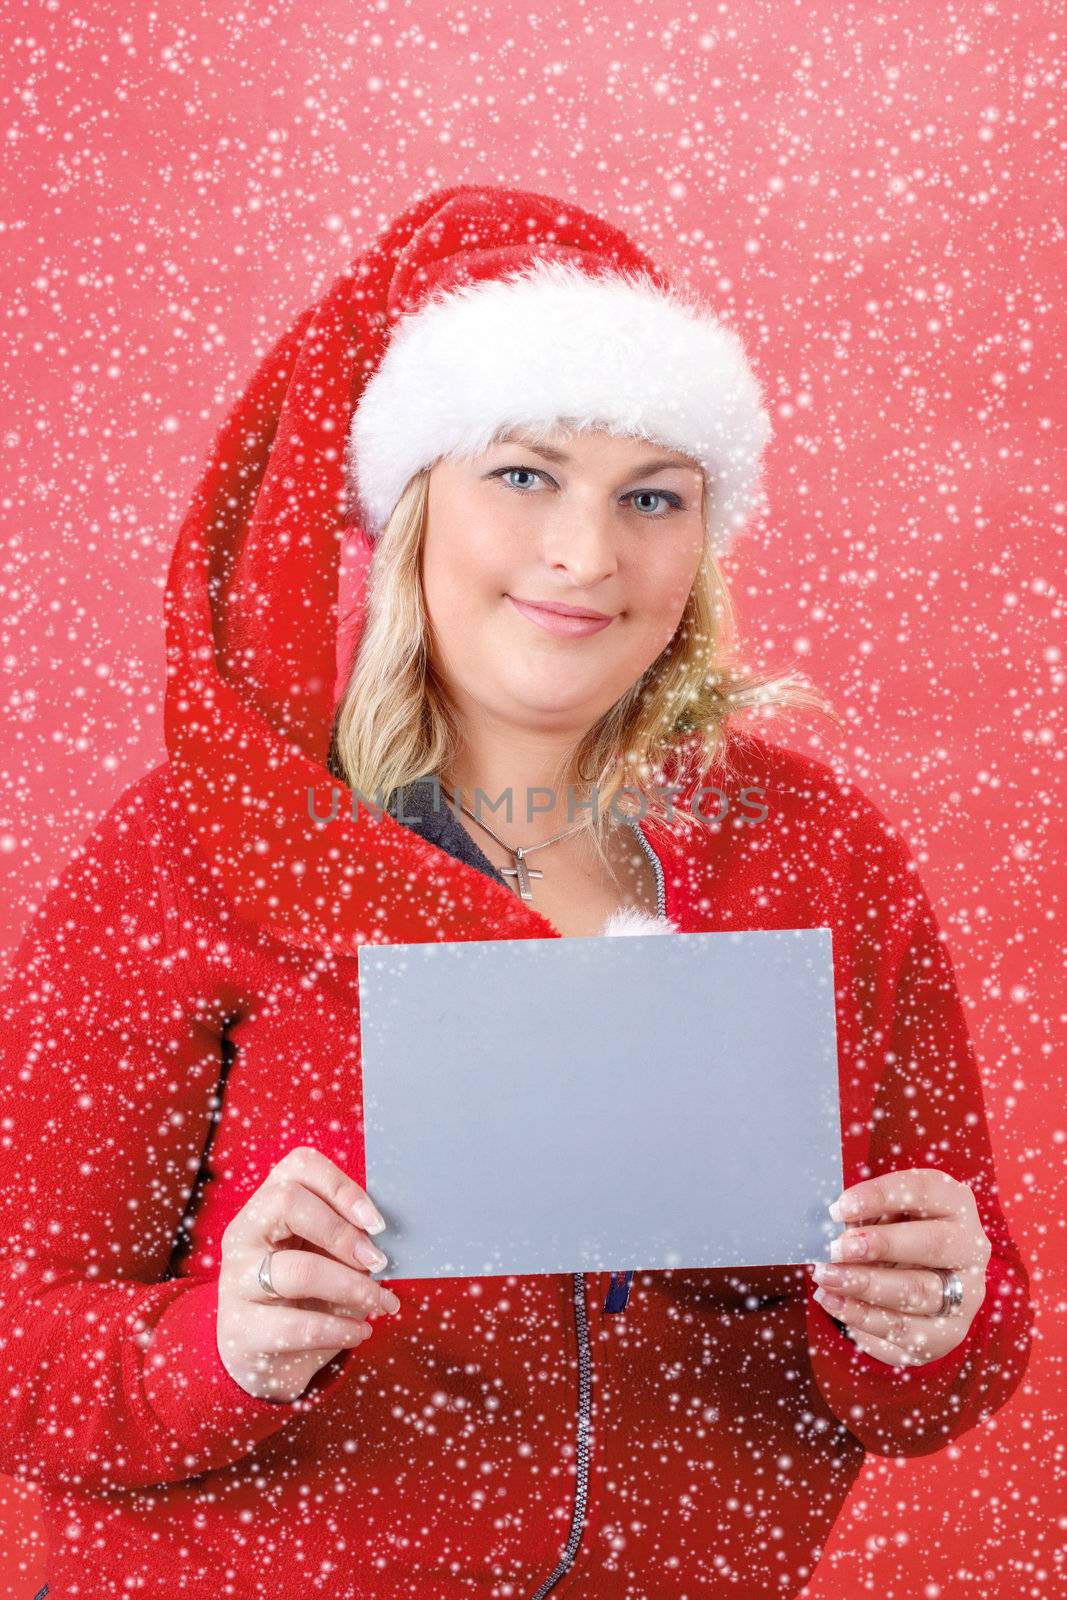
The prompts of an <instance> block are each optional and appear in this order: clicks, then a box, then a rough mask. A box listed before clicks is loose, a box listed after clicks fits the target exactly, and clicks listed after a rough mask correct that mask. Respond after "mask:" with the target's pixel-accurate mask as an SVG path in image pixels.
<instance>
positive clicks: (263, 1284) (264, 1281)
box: [256, 1250, 282, 1300]
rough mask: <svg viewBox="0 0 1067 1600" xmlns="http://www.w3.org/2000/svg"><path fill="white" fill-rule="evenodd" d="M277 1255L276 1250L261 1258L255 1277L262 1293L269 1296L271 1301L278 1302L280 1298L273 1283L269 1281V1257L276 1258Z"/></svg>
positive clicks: (269, 1251)
mask: <svg viewBox="0 0 1067 1600" xmlns="http://www.w3.org/2000/svg"><path fill="white" fill-rule="evenodd" d="M277 1254H278V1252H277V1250H268V1251H267V1253H266V1255H265V1256H264V1257H263V1260H262V1261H261V1262H260V1263H259V1271H258V1273H257V1274H256V1277H257V1278H258V1280H259V1287H260V1288H261V1289H262V1290H263V1293H264V1294H267V1295H269V1296H270V1298H271V1299H272V1300H280V1299H281V1298H282V1296H281V1295H280V1294H279V1293H278V1291H277V1289H276V1288H275V1287H274V1285H273V1283H271V1281H270V1258H271V1256H276V1255H277Z"/></svg>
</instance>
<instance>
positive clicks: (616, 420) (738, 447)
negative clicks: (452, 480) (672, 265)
mask: <svg viewBox="0 0 1067 1600" xmlns="http://www.w3.org/2000/svg"><path fill="white" fill-rule="evenodd" d="M462 213H463V216H464V220H465V221H466V222H467V223H468V226H466V227H464V228H462V229H458V230H456V233H455V238H454V240H452V241H451V242H450V243H449V246H448V247H447V248H442V235H441V232H440V231H438V230H437V229H434V230H432V231H431V230H424V231H423V232H422V233H421V234H420V235H419V236H418V237H417V238H416V239H415V240H413V241H412V245H411V247H410V248H409V249H408V251H406V252H405V259H404V264H403V275H404V279H405V284H406V286H408V288H409V292H408V294H407V295H406V297H405V308H404V314H403V315H402V316H401V317H399V319H398V320H397V321H396V322H395V324H394V325H393V327H392V328H391V330H390V333H389V339H388V343H387V344H386V346H385V349H384V352H383V354H382V357H381V360H380V361H379V362H378V365H377V367H376V368H375V370H374V372H373V373H372V374H371V376H370V377H369V378H368V380H367V383H366V385H365V387H364V390H363V393H362V396H361V397H360V400H359V402H358V404H357V405H356V406H355V408H354V411H353V415H352V420H351V425H350V427H349V431H348V440H347V455H346V471H347V482H348V486H349V489H350V490H351V493H352V496H353V501H354V503H355V504H356V506H357V507H358V515H359V518H360V521H361V522H362V525H363V527H364V529H365V531H366V532H367V535H368V537H370V538H371V539H373V538H375V537H376V536H377V534H378V533H379V532H380V531H381V529H382V527H383V526H384V524H385V522H386V520H387V519H388V517H389V514H390V512H391V511H392V510H393V507H394V506H395V505H396V503H397V500H398V499H399V498H400V495H401V493H402V492H403V489H404V487H405V485H406V484H407V482H408V480H409V479H410V478H411V477H412V475H413V474H414V473H416V472H417V471H418V470H419V469H420V468H422V467H427V466H430V465H432V463H433V462H434V461H436V460H437V459H438V458H439V457H441V456H446V455H447V456H459V455H474V454H477V453H479V452H481V451H482V450H484V449H485V448H486V447H487V445H488V444H489V442H490V440H491V439H492V438H493V436H494V435H495V434H496V433H497V432H498V431H499V430H501V429H503V428H505V427H518V426H522V427H525V428H533V429H535V430H538V431H541V430H547V429H550V428H552V427H553V426H554V425H556V424H557V423H558V422H562V421H565V422H566V423H567V424H568V425H569V426H570V427H574V428H578V429H583V428H592V427H603V428H606V429H607V430H608V431H609V432H612V433H618V434H626V435H633V436H639V437H642V438H644V439H647V440H649V441H651V442H652V443H653V444H658V445H662V446H665V447H666V448H668V449H672V450H679V451H681V452H682V453H684V454H686V455H689V456H691V457H693V458H694V460H696V461H697V462H698V463H699V465H700V466H701V467H702V469H703V471H704V474H705V478H706V483H707V493H708V496H709V498H710V506H711V517H710V520H711V527H712V538H713V544H714V547H715V549H716V552H717V553H719V554H721V553H722V552H723V551H725V549H726V548H727V546H728V544H729V542H730V540H731V538H732V537H733V535H734V534H735V533H736V532H737V530H738V529H740V528H741V527H742V526H743V525H744V524H745V523H746V522H747V521H748V520H749V518H750V516H751V514H752V511H753V509H754V507H755V503H756V499H757V496H758V493H759V487H760V458H761V456H762V452H763V449H764V446H765V444H766V443H767V439H768V437H769V435H770V426H771V425H770V419H769V417H768V415H767V412H766V411H765V410H764V408H763V405H762V401H761V394H760V388H759V384H758V382H757V380H756V377H755V376H754V374H753V372H752V369H751V367H750V366H749V363H748V361H747V359H746V357H745V351H744V347H743V346H742V343H741V340H740V338H739V337H738V335H737V334H736V333H735V332H733V331H732V330H731V329H730V328H728V327H726V326H725V325H724V324H723V323H722V322H721V321H720V320H719V319H718V318H717V317H716V316H715V315H714V314H713V312H712V311H711V310H710V309H709V307H708V306H707V305H705V304H704V303H702V301H701V300H700V298H699V297H698V296H697V295H696V294H694V293H692V292H691V291H690V290H688V289H687V288H683V287H682V286H680V285H677V284H671V283H669V282H668V280H667V279H666V277H665V276H664V274H663V273H662V272H659V271H658V270H656V269H655V268H653V267H652V265H651V263H649V262H648V261H647V260H646V258H645V257H644V255H643V254H642V252H641V251H640V250H638V249H637V248H636V247H635V246H634V245H633V244H632V243H631V242H630V241H629V240H628V239H627V238H626V237H625V235H623V234H622V233H620V232H619V231H618V230H616V229H614V228H612V227H610V226H609V225H608V224H606V223H603V222H599V221H593V219H590V218H588V217H586V216H585V215H584V214H583V213H582V212H580V211H579V210H578V209H577V208H575V207H568V206H565V205H558V206H557V205H556V204H555V203H553V204H552V205H551V206H550V207H546V203H545V201H544V198H543V197H539V196H536V195H527V194H524V193H522V192H521V191H517V190H508V191H496V192H494V191H488V192H487V191H482V192H481V193H479V192H477V191H474V192H472V193H469V194H468V195H467V196H466V197H465V199H464V203H463V207H462Z"/></svg>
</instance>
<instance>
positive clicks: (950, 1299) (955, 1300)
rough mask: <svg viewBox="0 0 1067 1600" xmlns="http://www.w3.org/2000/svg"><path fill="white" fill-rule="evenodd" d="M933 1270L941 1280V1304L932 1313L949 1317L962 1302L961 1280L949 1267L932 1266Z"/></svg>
mask: <svg viewBox="0 0 1067 1600" xmlns="http://www.w3.org/2000/svg"><path fill="white" fill-rule="evenodd" d="M933 1271H934V1272H936V1273H937V1276H938V1277H939V1278H940V1280H941V1304H940V1306H939V1307H938V1309H937V1311H935V1313H934V1315H935V1316H938V1317H951V1316H953V1315H954V1313H955V1312H957V1311H958V1310H959V1309H960V1307H961V1306H962V1304H963V1280H962V1279H961V1278H960V1275H959V1273H958V1272H953V1271H952V1270H951V1268H949V1267H934V1268H933Z"/></svg>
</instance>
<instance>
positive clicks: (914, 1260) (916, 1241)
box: [830, 1218, 981, 1271]
mask: <svg viewBox="0 0 1067 1600" xmlns="http://www.w3.org/2000/svg"><path fill="white" fill-rule="evenodd" d="M978 1244H979V1241H978V1239H977V1238H975V1237H972V1236H971V1235H970V1234H968V1232H967V1231H966V1229H964V1228H962V1227H961V1226H960V1224H959V1223H958V1222H947V1221H944V1220H943V1219H940V1218H938V1219H931V1218H928V1219H926V1220H924V1221H922V1222H880V1223H872V1224H870V1226H867V1227H862V1228H851V1227H850V1228H846V1229H845V1231H844V1233H842V1234H839V1235H838V1236H837V1238H836V1239H832V1240H831V1241H830V1260H831V1262H848V1263H850V1264H851V1263H852V1262H857V1261H860V1262H863V1263H864V1264H870V1263H873V1262H877V1261H900V1262H904V1263H910V1264H911V1265H912V1266H915V1265H919V1266H924V1267H952V1268H955V1269H956V1270H957V1271H959V1270H961V1269H962V1268H963V1267H969V1266H974V1265H977V1264H978V1263H979V1261H980V1260H981V1252H980V1250H979V1248H978Z"/></svg>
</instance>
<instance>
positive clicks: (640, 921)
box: [600, 906, 678, 939]
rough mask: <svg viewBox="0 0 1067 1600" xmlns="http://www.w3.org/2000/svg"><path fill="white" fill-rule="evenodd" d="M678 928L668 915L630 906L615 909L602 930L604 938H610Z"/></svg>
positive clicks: (671, 931)
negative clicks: (655, 914) (659, 915)
mask: <svg viewBox="0 0 1067 1600" xmlns="http://www.w3.org/2000/svg"><path fill="white" fill-rule="evenodd" d="M677 932H678V929H677V928H676V927H675V926H674V923H673V922H671V921H670V920H669V918H667V917H654V916H651V915H650V914H649V912H647V911H638V910H636V909H635V908H632V907H630V906H626V907H624V908H623V909H622V910H621V911H613V912H612V913H611V916H610V917H609V918H608V920H607V921H606V922H605V924H604V926H603V927H602V928H601V930H600V934H601V937H602V938H606V939H610V938H613V937H617V936H618V935H619V934H632V933H677Z"/></svg>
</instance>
